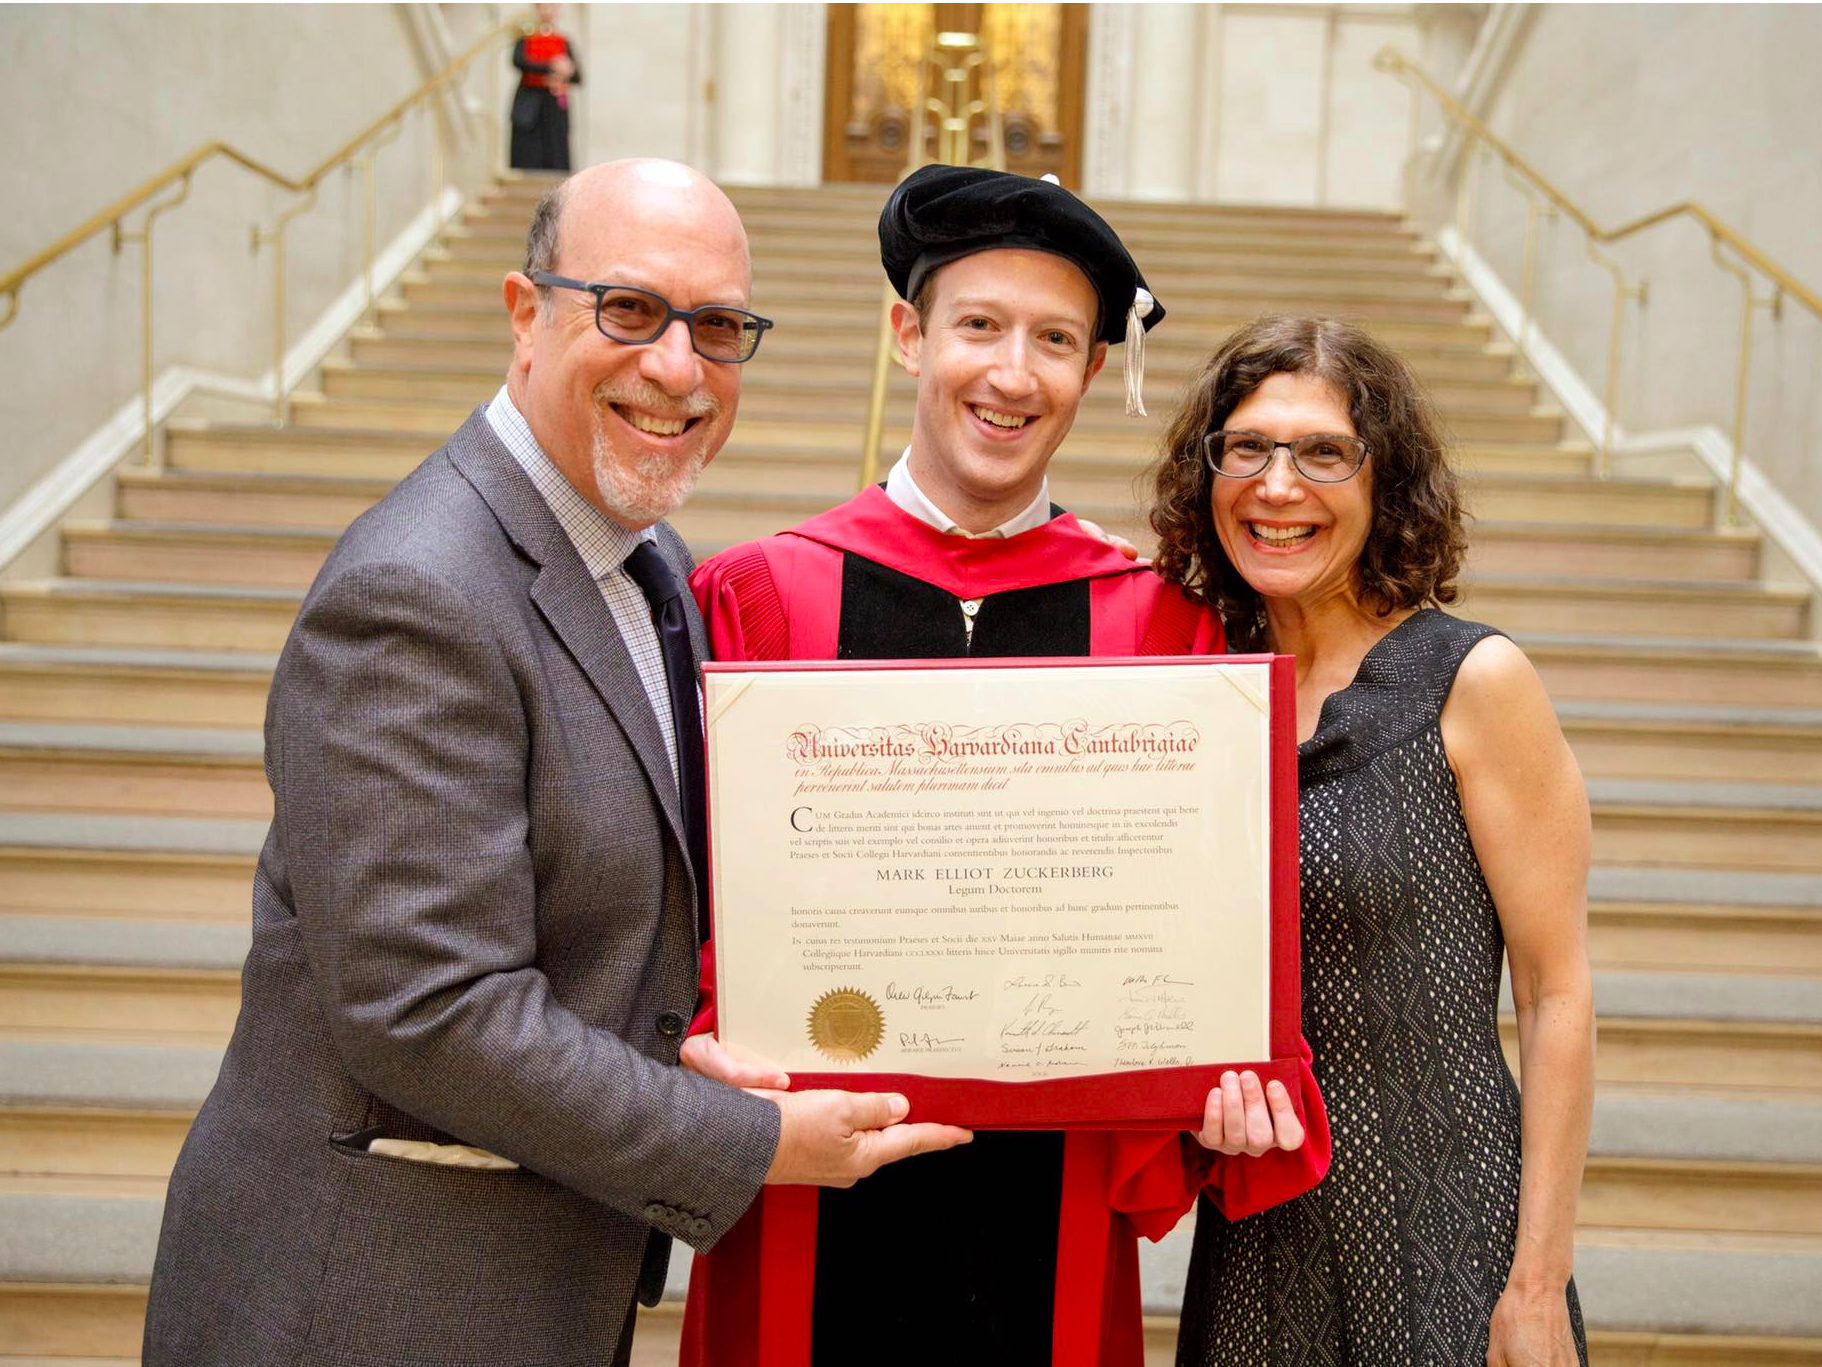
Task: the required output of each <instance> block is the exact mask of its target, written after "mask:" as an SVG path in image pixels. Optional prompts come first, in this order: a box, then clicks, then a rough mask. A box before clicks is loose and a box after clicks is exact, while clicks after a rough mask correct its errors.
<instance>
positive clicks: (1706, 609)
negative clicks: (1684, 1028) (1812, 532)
mask: <svg viewBox="0 0 1822 1367" xmlns="http://www.w3.org/2000/svg"><path fill="white" fill-rule="evenodd" d="M827 501H828V500H827V499H826V498H825V497H813V498H809V499H799V498H791V497H787V496H782V495H774V496H763V495H755V494H744V493H743V494H735V495H727V496H721V495H717V494H715V493H713V492H712V491H708V490H704V491H703V492H701V493H700V494H699V495H698V496H697V497H696V498H694V499H693V500H692V501H691V503H690V504H688V505H686V506H685V507H684V508H683V509H682V510H680V511H679V513H678V514H677V516H676V517H675V518H674V519H673V525H674V526H676V528H677V530H678V531H679V532H680V533H681V534H682V535H683V536H684V538H685V539H686V540H687V541H689V542H690V543H691V545H692V546H695V547H697V548H699V549H700V550H702V551H704V552H706V551H707V550H708V548H709V547H711V546H721V545H726V544H729V543H732V542H734V541H739V540H745V539H748V538H752V537H759V536H764V535H767V534H769V533H771V532H774V531H778V530H782V529H783V528H785V527H788V526H791V525H793V524H795V523H796V522H798V521H801V520H802V519H803V518H804V517H806V516H809V515H810V514H811V513H813V512H814V511H816V510H818V509H820V508H821V507H823V506H825V505H826V503H827ZM1076 507H1077V509H1078V511H1079V512H1081V514H1082V515H1083V516H1086V517H1092V518H1094V519H1096V520H1097V521H1099V522H1101V523H1102V525H1104V526H1106V527H1108V528H1110V529H1112V530H1114V531H1117V532H1123V533H1127V534H1131V535H1134V536H1135V538H1138V537H1139V536H1140V535H1141V528H1140V527H1139V526H1138V525H1137V524H1136V521H1135V519H1134V518H1133V517H1132V516H1131V515H1130V514H1123V511H1122V510H1121V509H1119V508H1118V507H1116V506H1114V505H1111V504H1109V505H1096V504H1092V503H1085V502H1080V501H1078V502H1077V503H1076ZM338 535H339V531H338V529H336V528H334V527H323V528H295V527H260V526H232V525H217V524H209V523H187V522H147V521H135V520H125V519H113V520H81V521H72V522H69V523H66V524H65V528H64V547H65V563H66V566H67V568H68V570H69V572H70V574H71V576H72V577H76V578H87V579H101V580H110V581H129V580H142V581H156V582H158V583H164V584H176V583H185V584H217V585H225V586H234V587H240V588H303V587H306V586H307V585H308V584H309V583H310V581H311V580H312V579H313V578H314V577H315V574H316V572H317V570H318V568H319V567H320V566H321V563H322V561H323V559H324V557H325V556H327V554H328V552H329V550H330V548H331V547H332V546H333V545H334V543H335V540H336V538H337V536H338ZM1522 558H1523V557H1522V556H1509V557H1508V559H1510V560H1517V559H1522ZM1553 568H1559V567H1553ZM1464 588H1465V591H1466V597H1465V598H1464V600H1463V602H1462V603H1461V604H1460V608H1461V610H1462V611H1464V612H1466V613H1469V614H1470V615H1473V614H1478V615H1479V616H1481V617H1483V618H1484V619H1485V620H1487V621H1489V622H1492V623H1493V624H1494V625H1497V626H1500V627H1503V628H1505V629H1507V630H1515V631H1520V632H1522V631H1527V630H1540V629H1543V628H1544V627H1546V626H1552V627H1557V628H1578V629H1580V630H1584V631H1615V632H1622V633H1623V632H1624V631H1626V630H1627V629H1628V628H1629V627H1630V626H1632V625H1633V624H1634V623H1636V621H1637V620H1639V619H1638V617H1637V616H1636V614H1637V613H1638V612H1640V611H1649V610H1662V611H1664V612H1674V613H1677V614H1680V615H1679V617H1678V619H1677V620H1679V621H1681V622H1682V623H1683V624H1684V625H1685V626H1686V627H1688V628H1690V629H1695V630H1702V629H1707V630H1709V631H1710V632H1712V633H1713V634H1714V635H1715V636H1717V637H1731V638H1734V639H1762V638H1778V637H1782V638H1794V637H1797V636H1799V635H1801V634H1802V631H1803V628H1804V623H1805V621H1806V616H1807V612H1808V604H1809V594H1808V593H1807V591H1806V590H1804V589H1802V588H1800V587H1796V586H1786V585H1779V584H1770V583H1764V582H1761V581H1753V580H1718V581H1704V580H1690V581H1666V580H1648V579H1642V580H1623V579H1600V580H1589V579H1582V578H1579V577H1575V576H1564V575H1535V574H1498V573H1494V572H1476V574H1475V575H1474V576H1473V577H1471V578H1470V579H1468V580H1466V581H1464ZM13 596H14V598H17V599H23V598H24V597H25V590H20V591H17V592H16V593H14V595H13ZM250 606H252V607H253V608H254V609H255V610H258V611H262V612H265V613H267V614H268V615H269V612H270V608H269V605H265V604H261V603H254V604H251V605H250Z"/></svg>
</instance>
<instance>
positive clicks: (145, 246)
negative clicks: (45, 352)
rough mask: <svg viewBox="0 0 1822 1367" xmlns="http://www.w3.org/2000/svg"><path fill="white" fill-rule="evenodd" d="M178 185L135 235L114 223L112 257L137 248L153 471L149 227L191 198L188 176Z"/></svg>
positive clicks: (143, 402) (148, 460)
mask: <svg viewBox="0 0 1822 1367" xmlns="http://www.w3.org/2000/svg"><path fill="white" fill-rule="evenodd" d="M181 185H182V188H181V189H180V190H179V191H178V193H177V195H176V196H175V197H174V198H171V199H167V200H165V201H164V202H163V203H162V204H154V205H153V206H152V207H151V208H150V209H148V210H146V216H145V221H144V222H143V223H141V224H140V226H139V231H138V232H127V231H126V230H125V229H123V228H122V227H121V226H120V221H119V220H118V219H116V220H115V221H114V234H113V236H114V254H115V255H116V256H118V255H119V254H120V250H121V248H122V247H124V246H125V245H126V244H127V243H129V242H136V243H138V244H139V246H140V253H139V265H140V310H139V319H140V327H139V338H140V369H139V399H140V412H141V414H142V415H143V422H144V426H145V431H144V434H143V436H142V438H141V447H140V451H141V456H142V463H143V464H144V465H145V466H146V468H147V469H153V470H155V469H158V468H159V466H160V464H161V462H160V460H159V452H158V444H157V442H156V441H155V440H154V439H153V438H154V435H155V433H154V429H153V424H152V310H153V302H152V226H153V224H154V223H155V222H156V221H157V219H158V216H159V215H160V214H162V213H164V212H165V210H167V209H175V208H176V207H177V206H178V205H179V204H182V203H183V202H184V201H185V200H186V199H188V198H189V197H190V173H189V172H185V173H184V177H183V180H182V182H181Z"/></svg>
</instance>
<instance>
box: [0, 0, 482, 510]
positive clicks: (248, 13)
mask: <svg viewBox="0 0 1822 1367" xmlns="http://www.w3.org/2000/svg"><path fill="white" fill-rule="evenodd" d="M412 8H413V7H409V6H401V5H334V6H332V5H275V6H240V5H219V6H215V5H208V6H204V5H194V6H192V5H168V6H149V5H106V6H103V5H97V6H80V5H57V6H52V5H9V6H5V7H0V90H4V91H5V92H6V100H5V103H4V113H3V114H0V124H3V127H0V133H3V134H4V136H0V185H4V186H5V187H6V192H5V200H6V204H7V212H6V213H5V214H3V215H0V270H10V269H12V267H13V266H14V265H16V264H18V263H20V262H22V261H24V260H25V259H26V258H27V257H29V256H30V255H32V254H34V253H36V252H37V251H38V250H39V249H41V248H43V247H45V246H47V245H48V244H49V243H50V242H51V241H52V240H54V239H55V238H56V237H58V236H59V235H61V234H62V233H64V232H66V231H67V230H69V229H71V228H73V227H75V226H76V225H77V224H79V223H81V222H82V221H83V220H84V219H86V218H87V217H89V216H90V215H91V214H93V213H94V212H95V211H96V210H98V209H100V208H101V207H103V206H104V205H106V204H107V203H108V202H109V201H111V200H113V199H115V198H117V197H118V196H120V195H121V194H123V193H124V192H126V191H127V190H128V189H130V188H132V187H133V186H134V185H136V184H137V183H139V182H140V181H142V180H144V179H145V178H146V177H147V176H149V175H151V174H152V173H153V172H155V171H156V170H158V169H161V168H162V167H163V166H164V165H166V164H168V163H170V162H172V161H174V160H176V159H177V158H179V157H181V156H183V155H185V154H186V153H188V152H190V151H192V150H193V149H194V148H196V147H198V146H199V145H201V144H203V143H206V142H208V141H211V140H214V139H221V140H224V141H228V142H231V143H232V144H234V145H235V146H236V147H239V148H240V149H242V150H244V151H245V152H246V153H248V154H249V155H250V156H252V157H254V158H256V159H258V160H260V161H263V162H265V163H267V164H268V165H270V166H272V167H273V168H274V169H275V170H278V171H280V172H283V173H286V174H289V175H292V176H297V175H301V174H302V173H304V172H305V171H307V170H309V169H310V168H312V167H313V166H314V165H316V164H317V163H318V162H320V161H321V160H322V159H323V158H324V157H326V156H327V155H328V154H329V153H330V152H332V151H334V150H335V149H336V148H337V147H338V146H340V145H341V144H342V143H343V142H344V141H345V140H346V139H347V138H349V137H350V136H352V135H353V134H354V133H356V132H357V131H359V130H360V129H361V128H362V127H363V126H364V125H366V124H367V123H368V122H370V121H371V120H372V119H373V118H374V117H376V116H377V115H378V114H380V113H382V112H383V111H384V110H385V109H386V108H387V107H388V106H390V105H391V104H392V103H394V102H395V101H396V100H398V99H399V98H400V97H401V96H402V95H404V94H405V93H407V92H408V91H410V90H411V89H413V88H414V87H416V86H417V85H418V84H419V83H420V82H421V81H422V80H423V79H424V77H425V76H426V75H427V74H428V73H429V71H430V70H434V66H431V67H426V66H424V65H423V63H424V61H425V60H427V57H426V56H424V55H421V54H420V51H419V45H418V44H419V37H420V35H421V34H422V32H423V30H422V28H421V26H420V22H419V21H420V20H421V18H422V16H421V15H414V14H412V13H410V11H411V9H412ZM418 8H420V9H429V8H431V7H418ZM440 8H442V9H445V10H447V11H448V13H447V14H445V16H444V23H445V24H446V26H447V28H448V29H449V31H450V36H451V37H452V38H453V39H454V40H455V41H456V42H457V44H458V46H459V45H460V44H461V43H465V42H466V41H467V40H468V38H469V37H470V36H472V34H474V33H475V32H477V31H478V30H480V29H481V28H483V27H484V26H485V25H486V24H487V23H488V22H490V15H491V13H492V7H490V6H472V7H459V6H448V7H440ZM501 85H502V88H503V89H505V88H508V87H507V86H506V85H505V81H504V79H503V78H502V82H501ZM475 90H476V93H477V94H478V93H479V90H480V86H479V84H478V82H477V84H476V87H475ZM428 147H429V143H428V141H427V140H426V138H425V119H424V117H422V116H417V117H414V118H412V119H411V120H410V121H409V122H408V124H407V127H406V130H405V132H404V134H403V136H402V137H401V138H400V139H399V140H398V141H397V142H395V143H394V144H392V145H391V146H390V147H388V148H386V149H384V150H383V151H382V152H381V153H380V154H379V158H380V159H379V162H378V168H379V177H378V180H379V185H380V191H381V193H380V196H379V213H378V239H379V241H380V242H381V243H382V244H383V243H384V242H385V241H386V240H388V239H389V238H390V237H392V236H393V235H395V234H396V233H397V232H398V231H399V230H400V228H401V227H402V226H403V225H404V224H405V223H406V222H408V221H409V220H410V219H411V217H412V216H413V215H415V214H416V213H417V212H418V211H419V210H420V209H421V208H422V207H423V206H424V204H425V203H426V202H427V200H428V199H429V196H430V186H431V182H430V175H429V154H428ZM360 191H361V185H360V181H359V179H358V178H353V179H351V178H349V177H347V176H345V175H342V174H339V173H338V174H335V175H333V176H331V177H330V178H329V179H328V181H326V182H325V184H324V185H323V187H322V193H321V196H320V200H319V203H318V206H317V207H316V209H314V210H313V211H312V212H310V213H309V214H306V215H304V216H303V217H301V218H299V219H298V220H297V221H296V222H295V223H294V224H293V225H292V228H291V230H290V233H289V236H288V239H287V247H288V261H289V270H288V273H287V278H288V281H289V288H290V302H289V309H288V317H289V321H290V324H291V329H290V331H291V336H292V337H293V338H295V336H296V335H297V333H298V331H299V330H301V329H302V328H303V327H304V326H305V325H307V323H308V322H309V320H310V319H311V318H312V317H314V316H315V315H316V314H318V313H320V311H321V310H322V309H323V308H324V306H325V305H326V304H327V303H328V301H329V300H330V299H332V298H333V297H334V296H335V295H336V294H337V293H339V292H340V291H341V290H342V289H343V288H344V287H345V286H346V285H347V284H348V283H349V281H350V280H352V279H354V278H355V277H356V276H357V274H358V272H359V270H360V264H361V259H362V237H363V231H364V229H363V224H364V218H363V209H362V203H363V201H362V199H361V194H360ZM293 202H295V196H292V195H288V194H284V193H281V192H278V191H276V190H270V189H267V188H265V187H264V186H263V185H262V184H261V183H259V182H256V181H255V180H254V179H253V178H252V177H251V176H248V175H246V174H244V173H242V172H240V171H237V170H232V169H229V167H228V166H227V164H226V163H224V162H222V161H220V160H217V161H215V162H212V163H210V164H208V165H206V166H205V167H203V168H202V169H201V170H199V171H198V172H197V174H196V176H195V180H194V184H193V188H192V190H191V194H190V197H189V202H188V203H186V204H185V205H184V206H183V207H182V208H179V209H176V210H174V211H172V212H170V213H167V214H165V215H163V216H161V218H160V220H159V223H158V228H157V231H156V236H155V245H154V250H155V258H154V260H155V265H156V272H155V291H156V300H157V308H156V312H155V318H156V323H157V330H156V333H155V357H154V360H155V366H156V368H158V369H163V368H164V367H166V366H171V365H186V366H193V367H200V368H204V369H208V370H213V371H219V372H224V373H227V374H230V375H235V376H241V377H246V378H249V379H252V378H256V377H257V376H259V375H260V374H262V373H263V372H264V371H265V370H266V368H267V367H268V366H269V364H270V358H271V352H272V340H271V330H272V315H271V312H270V307H271V285H270V281H271V270H270V262H269V258H268V256H267V255H266V254H265V253H264V252H261V253H260V254H258V255H255V254H254V252H253V251H252V250H251V248H250V245H249V232H250V229H251V227H252V225H253V224H255V223H260V224H265V225H270V224H271V222H272V220H273V217H274V215H275V214H276V213H277V212H278V211H279V210H281V209H283V208H285V207H288V206H289V205H290V204H292V203H293ZM134 222H135V223H137V218H135V220H134ZM140 271H141V255H140V250H139V248H137V247H134V246H127V247H126V248H124V249H123V250H122V251H121V252H120V253H119V254H115V253H114V252H113V251H112V250H111V247H110V243H109V240H108V237H107V235H106V234H105V233H104V234H103V235H102V236H100V237H99V238H96V239H94V240H91V241H90V242H89V243H88V244H86V245H85V246H82V247H80V248H78V249H77V250H76V251H74V252H73V253H72V254H71V255H69V256H67V257H65V258H64V259H63V260H61V261H60V262H58V263H56V264H55V265H53V266H51V267H50V268H49V269H48V270H47V271H45V272H44V273H43V274H40V275H38V276H36V277H34V278H33V279H32V280H31V281H29V282H28V283H27V284H26V285H25V287H24V288H23V290H22V291H21V294H20V298H19V316H18V317H17V319H15V321H14V322H13V324H12V325H11V326H10V327H8V328H6V329H4V330H0V430H4V431H5V432H6V433H7V450H6V453H5V457H4V459H3V460H0V507H4V506H6V505H7V504H8V503H9V502H11V501H12V500H13V499H14V498H15V497H17V495H18V494H19V493H20V491H21V490H23V489H24V488H25V487H27V486H28V485H29V484H31V483H32V482H33V481H34V480H35V479H37V478H38V477H39V476H40V475H42V474H43V473H44V472H45V471H46V470H48V469H49V468H50V466H51V465H53V464H54V463H55V462H56V461H57V460H58V459H60V458H61V457H62V456H64V455H65V454H67V453H68V452H69V451H70V450H71V448H72V447H74V446H75V445H76V444H77V443H78V442H80V441H81V440H82V439H83V438H84V437H86V436H87V435H88V434H89V433H91V432H92V431H93V430H94V429H95V428H96V427H97V426H98V425H99V424H100V423H101V422H102V421H103V419H105V418H106V417H107V416H108V415H109V414H111V413H112V412H113V411H114V410H115V409H116V408H118V407H119V406H120V405H121V404H122V403H123V402H126V401H129V400H130V399H131V398H132V397H133V396H134V395H135V394H136V393H137V391H138V388H139V374H140V362H139V358H140V340H139V339H140V332H139V328H140V302H139V301H140Z"/></svg>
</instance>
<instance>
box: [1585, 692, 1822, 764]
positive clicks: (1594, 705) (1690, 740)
mask: <svg viewBox="0 0 1822 1367" xmlns="http://www.w3.org/2000/svg"><path fill="white" fill-rule="evenodd" d="M1557 717H1558V719H1559V720H1560V721H1561V722H1562V724H1563V732H1564V734H1565V735H1567V736H1568V737H1569V743H1570V744H1571V745H1572V746H1573V747H1574V749H1575V756H1576V759H1577V761H1578V762H1579V763H1580V764H1581V766H1582V771H1583V772H1584V773H1585V774H1589V775H1592V776H1599V777H1603V778H1630V779H1695V780H1705V781H1709V782H1715V783H1725V782H1753V783H1785V784H1822V710H1817V709H1804V708H1781V709H1780V708H1741V707H1717V706H1714V705H1712V704H1707V705H1693V706H1685V705H1680V704H1665V703H1657V704H1648V703H1608V702H1587V701H1582V700H1577V699H1566V700H1563V701H1561V702H1559V703H1558V704H1557Z"/></svg>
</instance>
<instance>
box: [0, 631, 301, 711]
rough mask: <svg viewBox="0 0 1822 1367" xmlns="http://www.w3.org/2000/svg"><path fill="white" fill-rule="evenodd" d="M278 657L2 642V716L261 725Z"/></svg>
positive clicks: (246, 653)
mask: <svg viewBox="0 0 1822 1367" xmlns="http://www.w3.org/2000/svg"><path fill="white" fill-rule="evenodd" d="M276 662H277V656H276V655H273V654H255V653H250V652H246V651H200V650H196V651H173V650H152V649H132V648H94V647H86V646H82V647H69V646H39V645H19V644H16V643H9V642H0V718H3V719H10V720H14V721H42V722H49V721H69V722H91V721H95V720H98V719H99V720H104V721H107V722H111V723H118V724H123V725H146V726H219V727H227V728H239V729H248V728H257V727H259V726H260V725H262V724H263V722H264V719H265V712H266V690H267V688H268V687H269V686H270V684H271V681H272V669H273V666H274V664H275V663H276Z"/></svg>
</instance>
